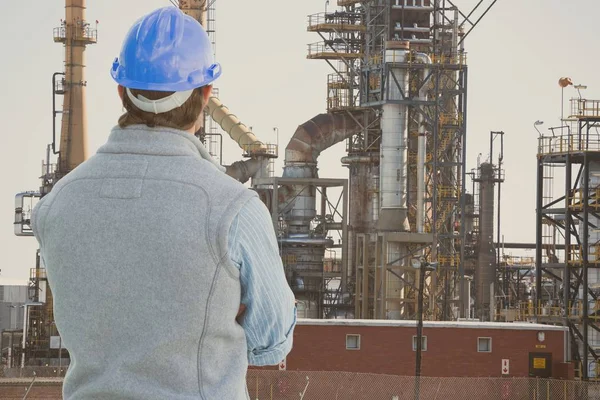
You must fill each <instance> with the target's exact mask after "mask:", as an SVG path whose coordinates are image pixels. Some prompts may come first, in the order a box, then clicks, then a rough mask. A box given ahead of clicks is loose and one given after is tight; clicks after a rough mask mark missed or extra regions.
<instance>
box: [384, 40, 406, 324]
mask: <svg viewBox="0 0 600 400" xmlns="http://www.w3.org/2000/svg"><path fill="white" fill-rule="evenodd" d="M386 46H387V48H386V51H385V62H386V63H390V64H396V63H405V62H406V60H407V56H408V43H407V42H387V44H386ZM389 75H390V76H389V77H388V82H397V84H390V85H389V87H388V89H387V90H388V92H387V93H388V95H387V98H386V103H385V104H384V105H383V106H382V107H381V109H382V111H383V115H382V117H381V161H380V163H379V171H380V172H379V188H380V193H381V211H380V213H379V223H378V224H379V230H381V231H396V232H398V231H401V232H409V231H410V226H409V222H408V206H407V198H406V190H407V187H406V177H407V174H408V169H407V167H408V166H407V141H408V131H407V128H408V107H407V106H406V105H404V104H397V103H396V101H401V100H404V94H406V93H408V71H407V70H406V69H405V68H401V67H390V68H389ZM405 250H406V249H405V246H404V245H403V244H401V243H398V242H389V243H388V245H387V260H388V263H389V264H390V265H391V266H392V267H395V268H394V269H395V271H387V293H386V297H387V299H388V302H387V306H386V309H387V318H388V319H400V318H401V317H402V303H401V299H402V297H403V296H404V283H403V281H402V279H401V277H400V276H399V275H401V272H400V268H398V267H400V266H402V265H405V264H406V262H405V260H403V258H404V256H405V254H404V253H405V252H406V251H405Z"/></svg>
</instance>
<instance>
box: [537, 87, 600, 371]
mask: <svg viewBox="0 0 600 400" xmlns="http://www.w3.org/2000/svg"><path fill="white" fill-rule="evenodd" d="M562 122H563V124H562V126H561V127H558V128H551V129H552V134H551V135H544V136H540V138H539V144H538V154H537V207H536V209H537V219H536V265H535V267H536V275H535V278H536V281H535V306H534V307H533V310H532V311H533V313H531V314H533V316H534V317H535V319H537V321H538V322H542V323H550V324H563V325H565V326H568V327H569V331H570V340H571V346H570V349H571V354H570V357H571V359H572V360H573V361H576V362H578V363H579V366H580V368H578V369H579V370H580V376H581V378H582V379H584V380H586V379H588V378H590V377H592V376H593V377H596V376H598V371H599V368H598V363H599V361H598V359H599V358H600V352H598V348H599V346H600V319H599V315H600V298H599V296H600V292H599V289H600V268H599V267H600V233H599V230H598V228H599V227H600V215H599V210H600V179H599V176H600V136H599V134H598V128H599V127H600V101H599V100H589V99H583V98H581V97H579V98H576V99H572V100H571V113H570V116H569V117H568V118H566V119H563V120H562ZM558 168H560V169H561V170H564V182H561V181H560V180H559V178H557V177H555V172H554V170H555V169H558ZM561 175H562V174H561ZM555 183H558V184H559V185H560V186H558V190H556V189H554V188H555V186H554V185H555ZM553 189H554V190H553ZM557 192H558V193H560V195H558V194H557ZM556 232H558V233H559V235H556ZM557 236H558V237H559V238H560V237H562V238H564V244H563V243H558V241H559V240H557ZM560 241H561V242H562V240H560ZM561 291H562V293H561Z"/></svg>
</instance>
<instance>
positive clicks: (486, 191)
mask: <svg viewBox="0 0 600 400" xmlns="http://www.w3.org/2000/svg"><path fill="white" fill-rule="evenodd" d="M494 181H495V177H494V166H493V165H492V164H489V163H483V164H481V165H480V166H479V254H478V259H477V270H476V273H475V285H476V288H477V297H476V305H475V307H476V310H477V316H478V317H479V318H480V319H481V320H482V321H490V320H491V318H492V315H491V308H492V307H493V303H492V300H491V299H490V296H491V293H492V291H491V285H493V284H494V280H495V276H496V268H495V265H496V256H495V251H494Z"/></svg>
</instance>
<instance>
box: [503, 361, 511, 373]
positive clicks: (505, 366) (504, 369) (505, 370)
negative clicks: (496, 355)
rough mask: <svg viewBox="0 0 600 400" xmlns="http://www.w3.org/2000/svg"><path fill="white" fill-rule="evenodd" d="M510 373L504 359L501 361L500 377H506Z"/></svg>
mask: <svg viewBox="0 0 600 400" xmlns="http://www.w3.org/2000/svg"><path fill="white" fill-rule="evenodd" d="M509 372H510V364H509V361H508V360H506V359H503V360H502V375H508V374H509Z"/></svg>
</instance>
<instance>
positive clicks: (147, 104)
mask: <svg viewBox="0 0 600 400" xmlns="http://www.w3.org/2000/svg"><path fill="white" fill-rule="evenodd" d="M126 91H127V97H129V100H131V102H132V103H133V104H134V105H135V106H136V107H137V108H139V109H140V110H142V111H145V112H150V113H154V114H162V113H166V112H168V111H171V110H174V109H176V108H178V107H181V106H182V105H183V103H185V102H186V101H187V100H188V99H189V98H190V96H191V95H192V93H193V92H194V89H191V90H186V91H183V92H175V93H173V94H172V95H170V96H167V97H163V98H162V99H158V100H150V99H147V98H145V97H144V96H142V95H141V94H138V96H137V97H136V96H134V95H133V93H131V90H129V88H127V89H126Z"/></svg>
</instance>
